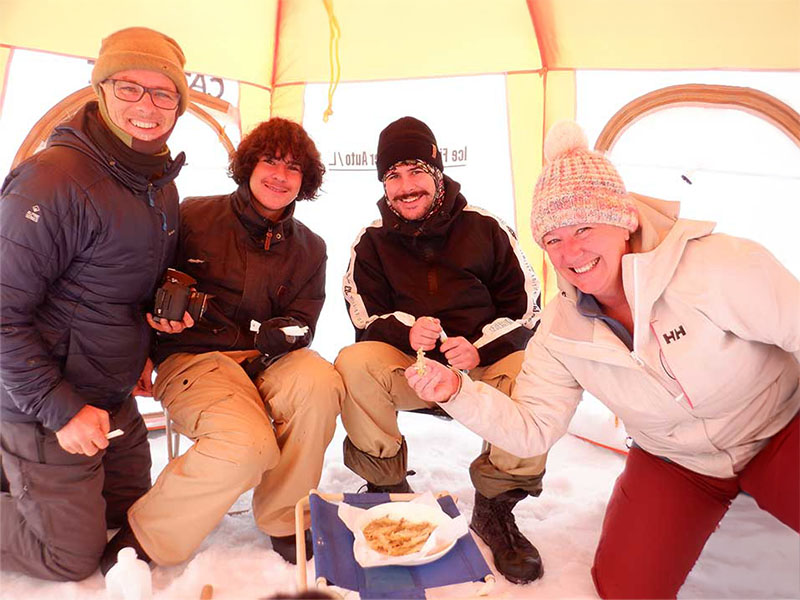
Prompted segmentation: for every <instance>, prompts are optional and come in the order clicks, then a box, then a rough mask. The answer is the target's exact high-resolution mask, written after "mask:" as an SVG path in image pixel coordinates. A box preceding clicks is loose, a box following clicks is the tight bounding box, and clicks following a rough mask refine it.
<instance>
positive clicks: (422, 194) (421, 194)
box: [392, 190, 430, 202]
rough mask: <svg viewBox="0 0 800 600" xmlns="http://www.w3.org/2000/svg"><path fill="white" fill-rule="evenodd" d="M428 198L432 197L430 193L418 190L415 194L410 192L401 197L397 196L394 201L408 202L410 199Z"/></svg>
mask: <svg viewBox="0 0 800 600" xmlns="http://www.w3.org/2000/svg"><path fill="white" fill-rule="evenodd" d="M426 196H427V197H430V194H429V193H428V192H426V191H424V190H418V191H415V192H409V193H408V194H403V195H401V196H395V197H394V198H392V201H393V202H404V201H405V200H408V199H409V198H424V197H426Z"/></svg>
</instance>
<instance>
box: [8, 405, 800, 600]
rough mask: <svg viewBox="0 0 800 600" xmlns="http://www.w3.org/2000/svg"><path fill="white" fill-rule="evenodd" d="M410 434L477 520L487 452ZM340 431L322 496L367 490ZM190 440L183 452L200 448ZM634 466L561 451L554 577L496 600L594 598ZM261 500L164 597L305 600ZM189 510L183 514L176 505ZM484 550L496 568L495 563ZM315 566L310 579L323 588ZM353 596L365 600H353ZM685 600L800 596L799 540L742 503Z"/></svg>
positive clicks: (75, 586)
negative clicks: (260, 517)
mask: <svg viewBox="0 0 800 600" xmlns="http://www.w3.org/2000/svg"><path fill="white" fill-rule="evenodd" d="M400 427H401V430H402V431H403V432H404V434H405V435H406V438H407V440H408V448H409V467H410V468H412V469H414V470H416V472H417V474H416V475H415V476H413V477H411V478H410V482H411V485H412V486H413V487H414V489H415V490H417V491H420V490H426V489H430V490H447V491H450V492H451V493H454V494H455V495H456V496H457V497H458V504H459V508H460V509H461V510H462V512H464V513H466V514H467V515H469V514H471V512H472V506H473V489H472V486H471V484H470V481H469V474H468V466H469V463H470V462H471V461H472V459H473V458H474V457H475V455H477V453H478V451H479V449H480V446H481V442H480V439H479V438H478V437H477V436H475V435H474V434H472V433H470V432H469V431H467V430H466V429H465V428H464V427H462V426H460V425H459V424H457V423H456V422H445V421H442V420H440V419H437V418H434V417H430V416H424V415H414V414H407V413H401V415H400ZM343 438H344V431H343V429H342V427H341V425H340V426H339V427H338V429H337V431H336V436H335V437H334V439H333V442H332V443H331V445H330V447H329V448H328V452H327V454H326V463H325V469H324V472H323V476H322V481H321V483H320V486H319V489H320V490H321V491H324V492H342V491H348V492H351V491H356V490H357V489H358V488H359V486H360V485H361V483H362V482H361V481H360V480H359V478H358V477H356V476H355V475H354V474H353V473H351V472H350V471H349V470H348V469H347V468H346V467H345V466H344V465H343V464H342V440H343ZM189 443H190V442H189V441H188V440H182V442H181V444H182V449H183V450H185V449H186V448H187V447H188V446H189ZM151 448H152V451H153V462H154V465H153V477H154V478H155V477H156V475H157V474H158V472H159V471H160V469H161V468H162V467H163V465H164V464H165V463H166V442H165V437H164V434H163V432H160V433H154V434H151ZM623 462H624V458H623V457H622V456H620V455H618V454H616V453H614V452H611V451H609V450H604V449H602V448H598V447H596V446H593V445H591V444H588V443H586V442H583V441H580V440H578V439H577V438H574V437H572V436H570V435H567V436H566V437H564V438H563V439H562V440H560V441H559V442H558V443H557V444H556V445H555V446H554V447H553V449H552V451H551V452H550V457H549V460H548V465H547V474H546V475H545V480H544V492H543V493H542V495H541V496H540V497H539V498H528V499H526V500H523V501H522V502H520V504H519V505H517V508H516V510H515V511H514V514H515V515H516V519H517V523H518V524H519V525H520V529H521V530H522V532H523V533H525V534H526V535H527V536H528V537H529V538H530V539H531V540H532V541H533V542H534V544H535V545H536V546H537V547H538V548H539V551H540V552H541V554H542V557H543V560H544V567H545V575H544V577H543V578H542V579H541V580H539V581H537V582H534V583H532V584H529V585H525V586H518V585H513V584H511V583H509V582H507V581H506V580H505V579H502V578H499V579H498V581H497V584H496V585H495V587H494V589H493V591H492V594H491V596H490V597H493V598H536V597H538V598H594V597H596V594H595V591H594V586H593V585H592V581H591V577H590V574H589V569H590V567H591V563H592V557H593V555H594V549H595V545H596V543H597V539H598V537H599V534H600V526H601V524H602V519H603V513H604V510H605V505H606V501H607V499H608V496H609V494H610V493H611V489H612V486H613V483H614V480H615V479H616V477H617V475H618V474H619V473H620V471H621V470H622V466H623ZM249 501H250V494H246V495H244V496H242V498H240V499H239V501H238V502H237V503H236V504H235V505H234V506H233V508H232V509H231V511H230V512H229V514H228V516H226V517H225V518H224V519H223V521H222V522H221V523H220V525H219V527H218V528H217V529H216V530H215V531H214V532H213V533H212V534H211V535H210V536H209V537H208V539H206V541H205V542H204V543H203V544H202V546H201V547H200V548H199V549H198V551H197V553H196V554H195V556H194V557H193V558H192V559H190V560H189V561H188V562H187V563H185V564H183V565H179V566H175V567H157V568H155V569H154V570H153V597H154V598H156V599H170V600H171V599H183V598H186V599H197V598H199V596H200V590H201V588H202V587H203V585H204V584H212V585H213V586H214V598H215V599H218V600H222V599H226V598H227V599H239V598H243V599H244V598H252V599H256V598H267V597H270V596H272V595H274V594H277V593H286V592H293V591H295V589H296V588H295V569H294V567H293V566H291V565H289V564H288V563H286V562H284V561H283V560H282V559H281V558H280V557H279V556H278V555H277V554H276V553H275V552H273V551H272V550H271V547H270V542H269V539H268V538H267V536H265V535H264V534H262V533H260V532H259V530H258V529H256V527H255V525H254V523H253V516H252V511H251V510H250V504H249ZM176 510H180V507H176ZM478 544H479V546H480V547H481V549H482V550H483V552H484V555H485V556H486V557H487V561H488V562H489V564H490V565H491V564H492V563H491V555H490V554H489V553H488V551H487V550H486V548H485V546H483V544H482V543H481V542H478ZM313 572H314V568H313V561H311V562H310V563H309V564H308V578H309V581H313ZM471 585H472V584H462V586H453V587H450V588H442V589H439V590H429V592H428V596H429V597H431V598H463V597H473V596H474V594H475V592H476V591H477V588H476V587H464V586H471ZM0 597H2V598H4V599H5V598H8V599H15V600H16V599H25V600H35V599H46V598H47V599H49V598H52V599H57V600H73V599H74V600H79V599H80V600H92V599H98V600H100V599H103V598H105V597H106V595H105V584H104V580H103V578H102V576H101V575H100V573H99V571H98V572H97V573H95V574H94V575H92V576H91V577H89V578H88V579H86V580H84V581H81V582H77V583H53V582H47V581H41V580H37V579H33V578H30V577H26V576H23V575H19V574H16V573H8V572H2V573H0ZM347 597H348V598H355V597H357V596H356V594H352V593H351V594H348V595H347ZM679 597H680V598H800V538H798V536H797V535H796V534H795V533H794V532H793V531H791V530H790V529H789V528H788V527H785V526H784V525H782V524H781V523H779V522H778V521H777V520H776V519H774V518H773V517H771V516H770V515H768V514H767V513H765V512H763V511H761V510H759V509H758V508H757V507H756V505H755V502H753V500H752V499H750V498H749V497H746V496H740V497H739V498H737V499H736V501H735V502H734V503H733V506H732V507H731V510H730V511H729V513H728V515H727V516H726V517H725V519H723V521H722V523H721V525H720V528H719V530H718V531H717V532H716V533H715V534H714V535H713V536H712V537H711V540H710V541H709V543H708V544H707V546H706V548H705V550H704V552H703V554H702V555H701V557H700V560H699V561H698V563H697V565H696V566H695V568H694V570H693V571H692V572H691V574H690V575H689V578H688V580H687V581H686V584H685V585H684V586H683V588H682V589H681V592H680V594H679Z"/></svg>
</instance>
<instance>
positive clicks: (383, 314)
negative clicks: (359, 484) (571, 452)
mask: <svg viewBox="0 0 800 600" xmlns="http://www.w3.org/2000/svg"><path fill="white" fill-rule="evenodd" d="M377 168H378V179H379V180H380V181H381V182H382V183H383V187H384V192H385V193H384V196H383V197H382V198H381V199H380V200H379V201H378V208H379V210H380V213H381V219H380V220H378V221H375V222H374V223H372V224H371V225H369V226H368V227H366V228H365V229H363V230H362V231H361V233H359V235H358V237H357V238H356V241H355V243H354V244H353V247H352V251H351V260H350V264H349V266H348V270H347V274H346V275H345V277H344V295H345V300H346V302H347V306H348V309H349V313H350V319H351V320H352V322H353V325H354V326H355V331H356V342H357V343H356V344H353V345H352V346H348V347H346V348H343V349H342V351H341V352H340V353H339V356H338V358H337V359H336V364H335V366H336V369H337V370H338V371H339V372H340V374H341V375H342V379H343V381H344V384H345V388H346V396H345V400H344V402H343V404H342V423H343V424H344V426H345V429H346V430H347V438H345V442H344V461H345V464H346V465H347V467H349V468H350V469H351V470H352V471H354V472H355V473H357V474H358V475H360V476H361V477H363V478H364V479H366V481H367V491H369V492H390V493H391V492H409V491H411V487H410V485H409V483H408V481H407V479H406V475H407V464H406V460H407V448H406V442H405V439H404V438H403V436H402V434H401V433H400V430H399V429H398V427H397V411H398V410H423V411H426V412H436V408H437V405H436V404H434V403H429V402H424V401H422V400H420V399H419V398H418V397H417V395H416V394H415V393H414V391H413V390H412V389H411V388H410V387H409V386H408V384H407V383H406V379H405V376H404V371H405V369H406V368H407V367H409V366H410V365H412V364H414V362H415V360H416V356H418V355H419V353H425V354H426V355H427V356H428V357H429V358H433V359H435V360H438V361H440V362H442V363H444V364H446V365H449V366H450V367H452V368H454V369H459V370H462V371H466V372H468V373H469V376H470V377H471V378H472V379H475V380H480V381H484V382H486V383H488V384H489V385H492V386H493V387H496V388H498V389H500V390H502V391H504V392H505V393H506V394H510V393H511V390H512V388H513V385H514V379H515V377H516V375H517V373H518V372H519V369H520V366H521V364H522V358H523V354H524V352H523V350H524V348H525V345H526V343H527V342H528V340H529V339H530V338H531V336H532V335H533V329H534V324H535V323H536V322H537V321H536V317H537V313H538V310H539V307H538V302H539V285H538V282H537V281H536V277H535V275H534V273H533V270H532V269H531V267H530V265H529V264H528V262H527V260H526V259H525V257H524V255H523V253H522V250H521V248H520V247H519V244H518V242H517V239H516V236H515V235H514V233H513V232H512V231H511V230H510V229H509V228H508V227H507V226H506V225H505V224H503V223H502V222H501V221H499V220H498V219H497V218H495V217H494V216H492V215H491V214H489V213H487V212H486V211H484V210H482V209H480V208H477V207H474V206H470V205H468V204H467V201H466V199H465V198H464V196H463V195H462V194H461V193H460V187H461V186H460V185H459V184H458V183H457V182H455V181H453V180H452V179H450V178H449V177H447V176H446V175H444V174H443V173H442V169H443V163H442V156H441V154H440V153H439V149H438V146H437V144H436V138H435V137H434V135H433V132H432V131H431V130H430V129H429V128H428V126H427V125H425V123H423V122H422V121H419V120H418V119H415V118H413V117H403V118H402V119H399V120H397V121H395V122H393V123H391V124H390V125H389V126H388V127H386V128H385V129H384V130H383V131H382V132H381V134H380V138H379V140H378V152H377ZM545 460H546V456H544V455H543V456H536V457H530V458H520V457H516V456H513V455H510V454H509V453H507V452H505V451H503V450H501V449H500V448H497V447H494V446H491V447H487V448H486V449H485V450H484V451H483V452H482V453H481V454H480V456H478V457H477V458H476V459H475V460H474V461H473V463H472V465H471V466H470V476H471V478H472V482H473V485H475V490H476V491H475V508H474V510H473V515H472V522H471V527H472V528H473V530H475V532H476V533H477V534H478V535H479V536H480V537H481V539H483V540H484V541H485V542H486V543H487V544H488V546H489V547H490V548H491V550H492V554H493V556H494V561H495V565H496V567H497V569H498V571H500V573H502V574H503V575H504V576H505V577H506V578H507V579H509V580H510V581H513V582H515V583H525V582H529V581H533V580H535V579H537V578H538V577H540V576H541V574H542V563H541V558H540V557H539V553H538V551H537V550H536V548H535V547H534V546H533V544H531V543H530V541H528V540H527V539H526V538H525V536H523V535H522V533H521V532H520V531H519V529H518V528H517V526H516V523H515V521H514V515H513V514H512V510H513V508H514V506H515V505H516V504H517V502H519V501H520V500H521V499H523V498H525V497H526V496H528V495H533V496H538V495H539V493H540V492H541V489H542V476H543V475H544V467H545Z"/></svg>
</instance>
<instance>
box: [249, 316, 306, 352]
mask: <svg viewBox="0 0 800 600" xmlns="http://www.w3.org/2000/svg"><path fill="white" fill-rule="evenodd" d="M283 327H306V324H305V323H301V322H300V321H298V320H297V319H295V318H293V317H274V318H272V319H269V320H268V321H263V322H262V323H261V328H260V329H259V330H258V333H257V334H256V338H255V346H256V350H258V351H259V352H261V353H262V354H264V355H266V356H267V357H269V358H270V359H273V360H274V359H276V358H278V357H279V356H282V355H284V354H286V353H287V352H291V351H292V350H297V349H298V348H304V347H306V346H308V345H309V344H310V343H311V329H310V328H307V330H306V332H305V333H304V334H302V335H299V336H294V335H287V334H286V333H284V332H283V331H281V328H283Z"/></svg>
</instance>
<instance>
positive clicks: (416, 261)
mask: <svg viewBox="0 0 800 600" xmlns="http://www.w3.org/2000/svg"><path fill="white" fill-rule="evenodd" d="M444 181H445V198H444V201H443V203H442V206H441V208H440V209H439V211H438V212H437V213H436V214H435V215H433V216H432V217H431V218H430V219H428V220H425V221H405V220H403V219H401V218H399V217H398V216H397V215H396V214H395V213H394V212H392V210H391V209H390V208H389V206H388V205H387V203H386V198H385V197H384V198H382V199H381V200H380V201H379V202H378V209H379V210H380V212H381V217H382V219H379V220H377V221H375V222H374V223H372V224H371V225H370V226H368V227H366V228H365V229H363V230H362V231H361V233H360V234H359V235H358V237H357V238H356V241H355V243H354V244H353V247H352V251H351V259H350V265H349V266H348V269H347V273H346V274H345V277H344V296H345V301H346V302H347V306H348V310H349V312H350V319H351V320H352V322H353V325H354V326H355V328H356V341H367V340H372V341H380V342H386V343H388V344H391V345H392V346H395V347H396V348H398V349H400V350H402V351H404V352H406V353H408V354H413V352H414V351H413V350H412V348H411V346H410V344H409V341H408V334H409V331H410V329H411V326H412V325H413V324H414V321H415V320H416V319H417V318H419V317H422V316H430V317H436V318H438V319H439V320H440V321H441V324H442V328H443V329H444V331H445V333H446V334H447V335H448V336H451V337H454V336H463V337H465V338H466V339H467V340H469V341H470V342H472V343H473V344H474V345H475V346H476V347H477V349H478V354H479V356H480V364H481V365H489V364H492V363H494V362H497V361H498V360H500V359H501V358H504V357H505V356H507V355H508V354H511V353H512V352H515V351H517V350H522V349H524V348H525V345H526V344H527V342H528V340H529V339H530V337H531V336H532V335H533V331H532V327H533V324H534V320H535V317H536V316H537V312H538V310H539V284H538V281H537V280H536V276H535V275H534V273H533V269H532V268H531V266H530V264H529V263H528V261H527V259H526V258H525V256H524V255H523V253H522V249H521V248H520V247H519V245H518V243H517V238H516V236H515V235H514V232H513V231H511V229H509V228H508V227H507V226H506V225H505V224H503V223H502V222H501V221H499V220H498V219H497V218H496V217H494V216H492V215H491V214H489V213H487V212H485V211H483V210H482V209H479V208H476V207H472V206H468V205H467V201H466V199H465V198H464V196H463V195H462V194H461V193H460V189H461V186H460V185H459V184H458V183H457V182H455V181H453V180H452V179H450V178H449V177H447V176H445V178H444ZM437 348H438V347H437ZM428 356H429V357H430V358H433V359H435V360H439V361H441V362H444V363H445V364H446V360H445V359H444V357H443V356H442V355H441V354H440V353H439V352H438V350H436V351H432V352H430V353H428Z"/></svg>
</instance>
